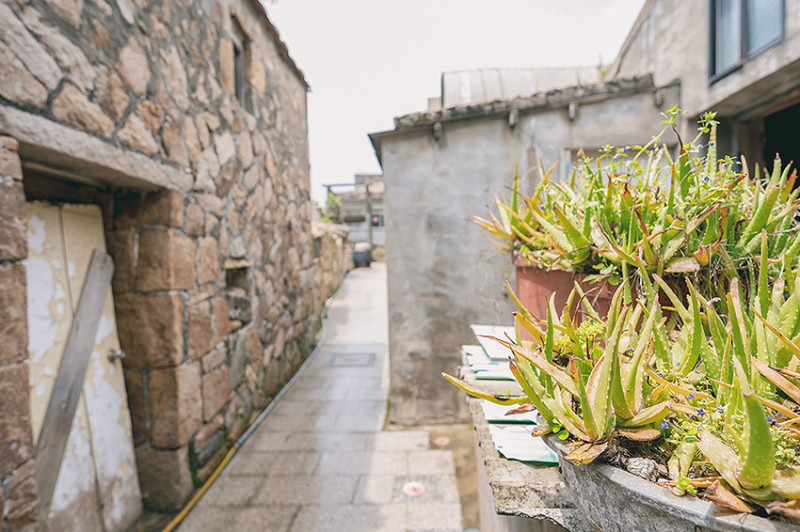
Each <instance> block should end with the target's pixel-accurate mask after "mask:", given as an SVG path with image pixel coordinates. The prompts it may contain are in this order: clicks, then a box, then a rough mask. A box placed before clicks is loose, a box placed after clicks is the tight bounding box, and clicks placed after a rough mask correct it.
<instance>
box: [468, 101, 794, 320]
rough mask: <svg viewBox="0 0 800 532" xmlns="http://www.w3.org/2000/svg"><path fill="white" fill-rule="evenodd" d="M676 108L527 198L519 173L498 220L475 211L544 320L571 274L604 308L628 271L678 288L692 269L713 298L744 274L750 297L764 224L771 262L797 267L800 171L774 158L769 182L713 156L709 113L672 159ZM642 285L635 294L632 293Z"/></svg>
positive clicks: (562, 297) (500, 203) (501, 201)
mask: <svg viewBox="0 0 800 532" xmlns="http://www.w3.org/2000/svg"><path fill="white" fill-rule="evenodd" d="M678 113H679V110H678V109H677V108H672V109H670V110H669V112H668V113H666V114H665V118H666V120H665V122H664V124H665V127H664V129H663V130H662V131H661V133H659V135H657V136H655V137H654V138H653V140H651V142H650V143H648V144H647V145H645V146H639V147H632V148H618V149H615V148H612V147H610V146H608V147H606V148H605V149H604V153H603V155H602V156H601V157H599V158H598V159H597V160H591V159H588V158H584V159H582V161H581V163H580V164H578V165H577V166H576V168H575V169H574V170H573V172H572V173H571V176H570V179H569V181H568V183H565V184H558V183H554V182H553V181H552V180H551V178H550V175H551V173H552V171H553V168H552V167H551V168H550V170H548V171H547V172H543V173H542V178H541V182H540V184H539V185H538V186H537V188H536V190H535V192H534V193H533V194H532V195H531V196H526V195H524V194H522V193H520V191H519V176H518V174H516V173H515V177H514V183H513V185H512V191H511V199H510V201H506V200H505V198H504V197H502V196H501V197H500V198H498V199H496V200H495V203H496V205H497V215H494V214H490V218H489V219H488V220H487V219H483V218H479V217H475V218H473V221H474V222H475V223H476V224H477V225H479V226H480V227H481V228H483V229H484V230H485V231H486V232H487V233H488V234H489V237H490V240H492V241H493V242H494V243H495V244H496V245H497V246H498V247H499V249H500V250H502V251H505V252H508V251H511V252H512V254H513V255H512V256H513V260H514V264H515V266H516V273H517V293H518V294H519V296H520V298H521V299H522V300H523V301H524V302H525V305H526V307H527V308H528V309H529V311H530V312H531V313H532V314H533V315H534V316H536V317H537V318H539V319H544V315H545V313H546V306H547V305H546V301H547V299H548V298H549V296H550V294H551V293H553V292H555V293H556V308H561V306H562V305H563V302H565V301H566V297H567V294H568V293H569V290H570V289H571V288H572V284H573V282H574V281H578V283H579V284H580V286H581V290H582V292H583V293H584V294H586V295H588V296H589V297H590V298H592V299H593V300H594V307H595V309H596V310H598V311H599V313H600V314H601V315H602V314H604V313H605V312H607V311H608V308H609V306H610V300H611V293H612V292H613V290H612V289H611V287H612V286H613V285H616V284H618V283H619V281H620V279H622V278H623V277H624V276H625V275H626V274H627V273H628V272H629V271H630V272H632V273H633V272H637V271H638V272H641V273H639V275H641V274H643V273H648V274H653V273H655V274H657V275H659V276H661V277H662V278H663V279H665V280H666V281H667V282H668V283H670V284H671V285H672V286H673V287H674V289H675V290H677V291H678V292H680V293H681V294H680V295H684V293H683V290H685V288H684V287H685V285H684V283H683V282H682V281H681V279H682V277H683V276H685V275H691V276H692V277H693V278H694V279H695V281H696V283H697V285H698V288H699V290H700V291H701V293H705V294H714V295H717V296H721V295H723V294H724V291H725V290H726V289H727V287H728V285H729V283H730V279H732V278H735V277H739V276H743V278H744V279H745V280H746V281H748V282H745V283H743V289H744V290H745V292H748V290H749V286H750V283H749V280H750V279H751V278H752V276H753V272H754V271H755V270H756V265H755V263H754V258H755V257H757V255H758V252H759V247H760V233H761V231H762V230H766V231H768V232H769V233H770V235H773V236H774V238H771V239H770V240H769V242H768V254H769V257H770V259H776V258H777V257H781V256H787V257H789V258H790V259H789V261H790V264H791V265H794V263H795V262H796V260H797V259H796V258H797V256H798V253H800V235H798V234H797V233H796V232H795V231H793V230H792V229H793V223H794V213H795V212H796V211H797V207H798V195H800V189H797V190H794V183H795V179H796V173H795V172H792V173H791V174H789V167H788V166H787V167H785V168H784V169H783V171H781V164H780V160H776V164H775V165H774V167H773V173H772V174H771V175H770V176H766V177H767V179H765V180H763V181H762V179H761V176H760V169H759V168H758V166H756V167H755V172H754V173H753V174H752V177H751V174H750V172H749V171H748V169H747V165H746V161H744V160H742V162H741V165H742V170H741V171H738V166H739V165H738V163H737V162H736V161H734V160H733V159H731V158H730V157H724V158H722V159H717V153H716V126H717V123H716V122H715V121H714V115H713V114H711V113H709V114H707V115H705V116H704V117H703V118H702V120H701V121H700V128H699V132H698V135H697V136H696V137H695V139H693V140H692V141H691V142H689V143H683V142H682V141H681V140H680V138H678V141H679V146H680V148H679V153H678V156H677V157H676V158H675V159H673V158H672V157H671V156H670V150H669V149H668V148H667V147H666V146H665V145H664V143H663V141H662V140H661V137H662V136H663V133H664V132H665V131H666V130H667V128H673V129H675V119H676V117H677V115H678ZM676 132H677V130H676ZM706 135H708V145H707V152H706V155H705V156H701V155H700V150H701V148H702V145H701V140H702V139H704V138H705V136H706ZM639 286H640V283H631V284H630V285H629V286H628V287H627V289H628V290H632V291H633V293H634V294H635V293H636V290H637V288H638V287H639ZM579 317H582V316H579Z"/></svg>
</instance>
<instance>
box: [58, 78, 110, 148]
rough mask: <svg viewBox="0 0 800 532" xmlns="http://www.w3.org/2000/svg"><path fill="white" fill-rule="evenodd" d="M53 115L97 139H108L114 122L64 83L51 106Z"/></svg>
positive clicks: (81, 94) (99, 108)
mask: <svg viewBox="0 0 800 532" xmlns="http://www.w3.org/2000/svg"><path fill="white" fill-rule="evenodd" d="M52 110H53V114H54V115H55V116H56V117H57V118H60V119H61V120H63V121H65V122H69V123H70V124H72V125H74V126H77V127H79V128H80V129H82V130H84V131H86V132H87V133H92V134H94V135H97V136H98V137H110V136H111V134H112V133H113V132H114V121H113V120H111V119H110V118H109V117H108V116H106V114H105V113H104V112H103V109H102V108H101V107H100V106H99V105H97V104H96V103H93V102H91V101H89V99H88V98H87V97H86V96H85V95H84V94H83V93H82V92H81V91H80V90H79V89H78V88H77V87H75V85H71V84H69V83H65V84H64V86H63V87H62V89H61V92H60V93H59V95H58V96H56V99H55V100H53V104H52Z"/></svg>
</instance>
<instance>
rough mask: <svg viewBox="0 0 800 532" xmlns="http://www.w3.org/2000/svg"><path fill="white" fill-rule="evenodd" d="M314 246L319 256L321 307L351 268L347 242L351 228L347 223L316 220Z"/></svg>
mask: <svg viewBox="0 0 800 532" xmlns="http://www.w3.org/2000/svg"><path fill="white" fill-rule="evenodd" d="M312 227H313V231H314V248H315V255H316V256H317V303H318V304H319V306H320V308H322V306H323V305H325V302H326V301H327V300H328V298H329V297H331V296H332V295H333V294H334V293H335V292H336V290H338V289H339V285H340V284H341V282H342V279H344V275H345V273H347V270H348V269H349V266H350V265H349V264H348V262H347V260H346V259H347V254H346V250H345V242H346V241H347V235H348V234H349V233H350V228H349V227H347V226H346V225H340V224H327V223H319V222H314V223H313V224H312Z"/></svg>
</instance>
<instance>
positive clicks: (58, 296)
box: [26, 203, 142, 532]
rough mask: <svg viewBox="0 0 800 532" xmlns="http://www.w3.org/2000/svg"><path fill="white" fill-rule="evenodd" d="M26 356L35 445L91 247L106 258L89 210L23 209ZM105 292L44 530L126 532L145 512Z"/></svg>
mask: <svg viewBox="0 0 800 532" xmlns="http://www.w3.org/2000/svg"><path fill="white" fill-rule="evenodd" d="M26 209H27V217H28V259H27V260H26V267H27V275H28V327H29V333H28V337H29V341H28V351H29V356H30V383H29V384H30V390H31V422H32V424H33V434H34V443H37V442H38V438H39V436H40V434H41V432H42V423H43V422H44V418H45V412H46V411H47V407H48V403H49V400H50V395H51V394H52V392H53V389H54V386H56V382H55V381H56V375H57V374H58V368H59V365H60V364H61V359H62V356H63V354H64V346H65V343H66V339H67V335H68V333H69V330H70V326H71V322H72V317H73V313H74V312H75V308H76V305H77V304H78V299H79V297H80V294H81V290H82V288H83V282H84V278H85V276H86V271H87V268H88V264H89V260H90V258H91V255H92V251H93V250H94V249H99V250H101V251H105V237H104V233H103V220H102V215H101V212H100V209H99V208H98V207H97V206H95V205H63V206H54V205H49V204H45V203H28V204H27V205H26ZM118 349H119V339H118V337H117V326H116V319H115V316H114V304H113V297H112V294H111V289H110V288H109V290H108V294H107V296H106V300H105V303H104V306H103V310H102V315H101V317H100V325H99V326H98V329H97V335H96V337H95V345H94V347H93V349H92V352H91V358H90V362H89V367H88V370H87V373H86V378H85V380H84V382H83V389H82V393H81V397H80V400H79V403H78V408H77V410H76V412H75V415H74V417H73V418H72V424H71V428H70V434H69V438H68V440H67V446H66V450H65V452H64V457H63V460H62V462H61V466H60V469H59V471H58V472H54V471H53V472H47V473H51V474H57V480H56V481H55V482H56V483H55V491H54V493H53V498H52V504H51V507H50V508H51V509H50V512H49V515H48V518H47V525H48V526H47V528H48V529H49V530H59V531H61V530H64V531H67V530H80V531H91V530H104V531H109V532H111V531H116V530H126V529H127V528H128V527H129V526H130V525H131V524H132V523H133V521H135V520H136V518H137V517H138V516H139V514H140V513H141V511H142V503H141V493H140V490H139V481H138V476H137V473H136V462H135V457H134V451H133V440H132V431H131V422H130V413H129V411H128V402H127V397H126V393H125V382H124V379H123V374H122V363H121V361H120V360H119V359H114V360H109V357H108V353H109V352H111V351H114V350H118Z"/></svg>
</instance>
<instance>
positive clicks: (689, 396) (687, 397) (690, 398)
mask: <svg viewBox="0 0 800 532" xmlns="http://www.w3.org/2000/svg"><path fill="white" fill-rule="evenodd" d="M686 399H688V400H689V401H691V400H692V399H694V392H692V393H690V394H689V395H687V396H686Z"/></svg>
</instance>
